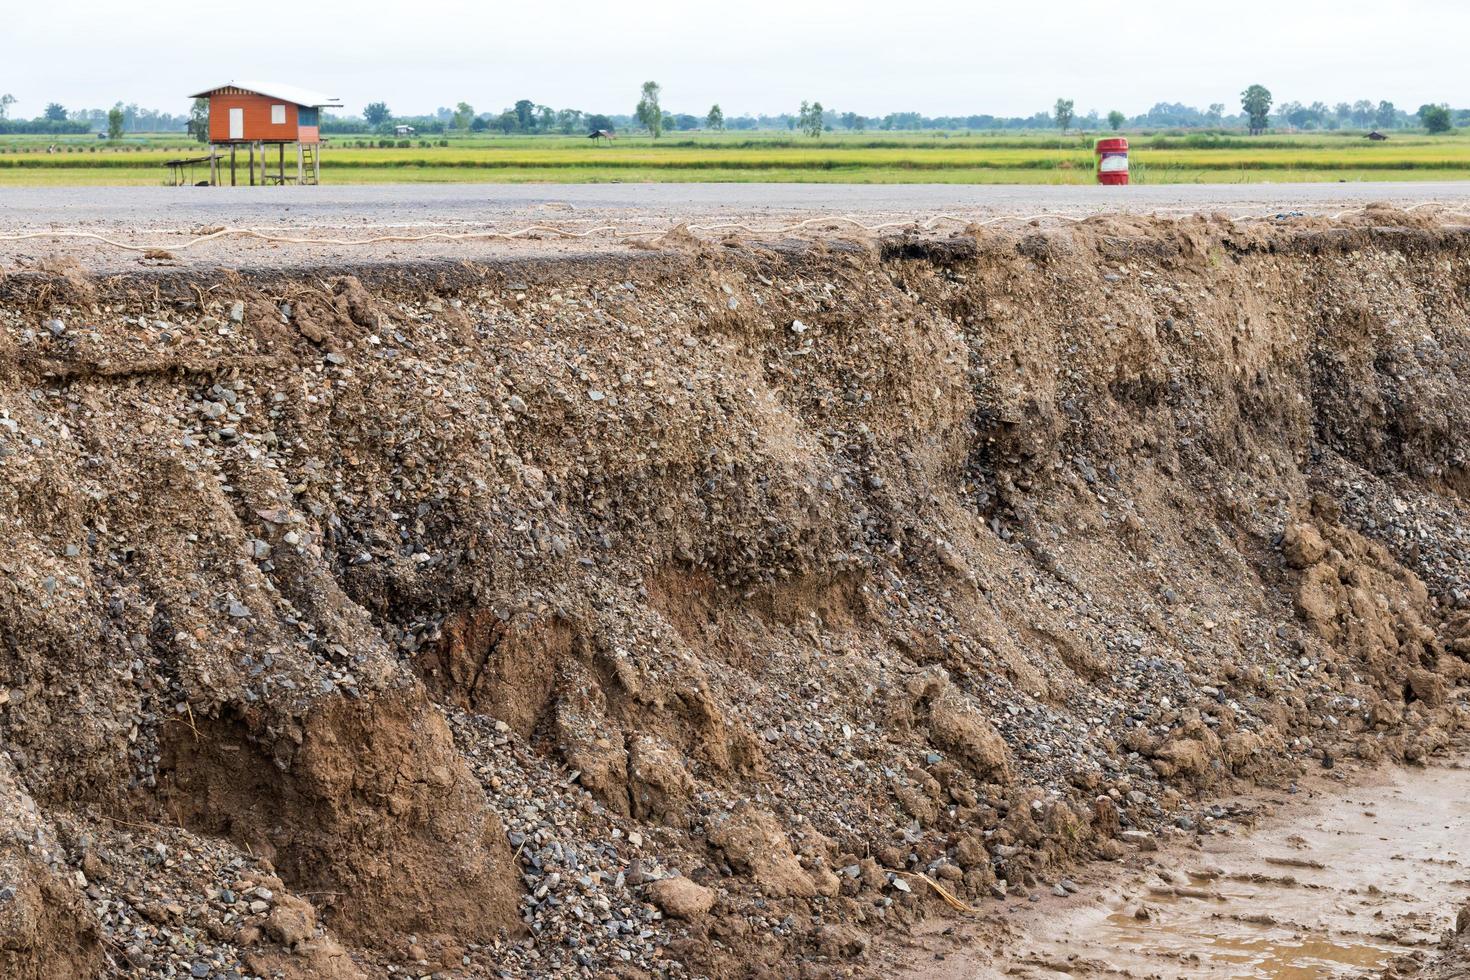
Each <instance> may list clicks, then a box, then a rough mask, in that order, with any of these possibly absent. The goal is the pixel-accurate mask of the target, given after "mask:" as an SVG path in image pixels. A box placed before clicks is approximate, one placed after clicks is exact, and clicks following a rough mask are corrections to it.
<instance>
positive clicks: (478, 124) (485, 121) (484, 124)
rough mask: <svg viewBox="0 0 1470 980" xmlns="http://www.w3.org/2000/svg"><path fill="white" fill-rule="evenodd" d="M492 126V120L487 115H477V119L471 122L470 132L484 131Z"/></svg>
mask: <svg viewBox="0 0 1470 980" xmlns="http://www.w3.org/2000/svg"><path fill="white" fill-rule="evenodd" d="M489 128H490V120H489V118H487V117H485V116H476V117H475V121H474V122H472V123H470V132H472V133H483V132H484V131H485V130H487V129H489Z"/></svg>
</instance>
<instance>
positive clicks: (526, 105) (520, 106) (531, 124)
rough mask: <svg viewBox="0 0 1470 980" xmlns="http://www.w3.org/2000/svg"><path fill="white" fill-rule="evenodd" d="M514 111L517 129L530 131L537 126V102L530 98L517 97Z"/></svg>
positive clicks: (525, 131) (524, 131)
mask: <svg viewBox="0 0 1470 980" xmlns="http://www.w3.org/2000/svg"><path fill="white" fill-rule="evenodd" d="M513 111H514V112H515V114H516V129H518V130H520V131H521V132H523V133H529V132H531V130H533V129H535V128H536V115H535V113H536V103H534V102H532V101H531V100H530V99H517V100H516V104H515V108H514V110H513Z"/></svg>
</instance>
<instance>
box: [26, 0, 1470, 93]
mask: <svg viewBox="0 0 1470 980" xmlns="http://www.w3.org/2000/svg"><path fill="white" fill-rule="evenodd" d="M6 7H7V8H9V9H7V10H6V11H4V12H3V13H0V93H4V92H10V93H13V94H14V95H15V97H16V98H17V99H18V100H19V102H18V104H17V105H15V106H14V107H13V110H12V115H13V116H25V117H29V116H34V115H37V114H38V113H40V111H41V110H42V109H43V108H44V106H45V104H46V103H47V102H51V101H56V102H60V103H62V104H63V105H66V106H68V107H69V108H76V107H94V106H108V105H111V104H112V103H113V102H115V101H118V100H122V101H124V102H137V103H139V104H141V105H144V106H147V107H151V108H158V109H163V110H167V111H175V112H182V111H185V110H186V109H187V100H186V99H185V98H184V96H186V95H188V94H189V93H191V92H194V91H197V90H199V89H201V88H205V87H208V86H211V85H215V84H219V83H221V82H224V81H227V80H229V79H231V78H238V79H254V80H271V81H279V82H285V83H288V84H295V85H299V86H302V87H305V88H311V89H316V90H318V91H324V92H326V93H328V94H331V95H336V96H339V97H340V98H342V100H343V101H344V102H345V103H346V105H347V108H348V110H349V111H352V112H356V111H358V110H360V109H361V107H362V105H363V104H364V103H366V102H370V101H374V100H378V99H382V100H385V101H386V102H387V103H388V104H389V106H390V107H391V108H392V109H393V111H394V112H395V113H400V114H405V115H408V114H416V113H420V112H430V111H432V110H433V109H434V108H435V107H436V106H440V105H452V104H453V103H454V102H456V101H459V100H461V99H463V100H465V101H468V102H470V103H471V104H472V105H474V106H475V108H476V109H478V110H481V111H485V110H495V111H499V110H500V109H503V108H506V107H508V106H509V105H510V104H511V103H512V102H514V101H515V100H516V99H518V98H522V97H524V98H529V99H532V100H534V101H536V102H539V103H544V104H547V105H551V106H554V107H556V108H563V107H572V108H579V109H585V110H588V111H593V112H629V111H631V110H632V107H633V105H634V104H635V103H636V102H637V98H638V87H639V85H640V84H641V83H642V82H643V81H644V80H645V79H650V78H652V79H657V80H658V81H659V82H661V83H662V84H663V87H664V99H663V103H664V107H665V108H666V109H671V110H673V111H676V112H691V113H697V114H703V113H704V111H705V110H706V109H708V108H709V105H710V103H712V102H719V103H720V104H721V105H722V106H723V107H724V110H725V114H726V115H727V116H731V115H740V114H743V113H747V112H750V113H758V112H768V113H776V112H781V111H794V110H795V108H796V106H797V105H798V104H799V103H800V102H801V100H803V99H814V100H819V101H821V102H822V103H823V105H825V106H826V107H827V108H829V109H836V110H838V111H846V110H854V111H857V112H861V113H864V114H867V115H880V114H883V113H887V112H892V111H904V110H916V111H919V112H923V113H924V114H926V115H948V114H969V113H981V112H988V113H993V114H996V115H1029V114H1030V113H1032V112H1036V111H1038V110H1042V109H1048V108H1049V107H1050V106H1051V104H1052V103H1053V102H1054V101H1055V100H1056V98H1057V97H1058V96H1065V97H1070V98H1073V99H1075V100H1076V104H1077V111H1078V113H1079V114H1082V113H1085V112H1087V111H1088V110H1089V109H1098V110H1100V111H1102V112H1107V111H1108V110H1109V109H1114V108H1118V109H1122V110H1123V111H1125V112H1127V113H1129V114H1134V113H1138V112H1142V111H1143V110H1145V109H1147V108H1148V107H1149V106H1150V105H1152V104H1153V103H1155V102H1160V101H1167V102H1185V103H1189V104H1192V105H1198V106H1201V107H1203V106H1205V105H1207V104H1208V103H1211V102H1223V103H1225V104H1226V105H1227V106H1228V107H1229V108H1230V110H1231V111H1236V110H1237V109H1238V103H1239V92H1240V91H1241V89H1243V88H1244V87H1245V86H1246V85H1248V84H1250V83H1252V82H1261V83H1262V84H1264V85H1266V86H1267V87H1268V88H1270V89H1271V91H1272V92H1273V93H1274V94H1275V96H1276V99H1277V101H1278V102H1282V101H1287V100H1292V99H1295V100H1299V101H1302V102H1312V101H1314V100H1317V99H1321V100H1322V101H1324V102H1327V103H1328V104H1332V103H1335V102H1340V101H1348V102H1351V101H1354V100H1356V99H1362V98H1368V99H1373V100H1375V101H1376V100H1379V99H1388V100H1390V101H1392V102H1395V103H1397V104H1398V105H1399V106H1400V107H1408V108H1409V109H1410V110H1411V111H1412V110H1413V109H1414V108H1417V107H1418V106H1419V105H1420V104H1421V103H1424V102H1449V103H1451V104H1452V105H1455V106H1470V71H1467V70H1466V69H1467V63H1470V57H1467V53H1466V52H1467V48H1466V41H1467V39H1470V2H1467V0H1397V2H1393V3H1385V2H1382V0H1371V2H1370V0H1332V2H1329V0H1226V2H1218V0H1217V2H1209V3H1198V2H1191V0H1126V2H1121V3H1120V2H1116V0H1089V2H1082V0H1032V2H1026V0H1003V2H992V0H888V2H882V3H870V2H860V0H845V2H837V0H740V2H735V3H710V2H708V0H705V2H700V0H681V2H672V0H623V2H613V0H602V2H584V0H539V2H537V0H523V2H515V3H508V2H504V0H484V2H472V0H413V2H410V3H404V2H401V0H392V2H390V0H356V2H351V3H348V2H342V0H307V2H303V3H300V4H291V3H272V4H265V5H261V4H255V3H250V2H240V0H229V2H222V0H192V2H189V3H183V4H180V3H170V2H163V0H132V2H126V3H124V2H119V0H45V2H20V3H15V4H9V3H7V4H6Z"/></svg>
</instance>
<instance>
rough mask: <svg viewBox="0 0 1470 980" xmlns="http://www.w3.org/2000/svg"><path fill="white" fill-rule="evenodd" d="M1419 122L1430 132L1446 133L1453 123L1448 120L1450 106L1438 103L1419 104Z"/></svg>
mask: <svg viewBox="0 0 1470 980" xmlns="http://www.w3.org/2000/svg"><path fill="white" fill-rule="evenodd" d="M1418 116H1419V122H1420V123H1421V124H1423V126H1424V128H1425V129H1427V130H1428V131H1429V132H1431V133H1448V132H1449V131H1450V128H1451V127H1452V126H1453V125H1454V124H1453V123H1452V122H1451V120H1450V107H1449V106H1447V105H1444V104H1442V103H1441V104H1440V105H1421V106H1420V107H1419V112H1418Z"/></svg>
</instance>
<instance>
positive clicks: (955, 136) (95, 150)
mask: <svg viewBox="0 0 1470 980" xmlns="http://www.w3.org/2000/svg"><path fill="white" fill-rule="evenodd" d="M1096 135H1098V134H1076V133H1073V134H1069V135H1067V136H1065V137H1062V136H1060V135H1059V134H1056V133H1014V132H1008V133H996V134H985V133H902V134H891V133H838V134H827V135H824V136H822V137H819V138H810V137H804V136H800V135H793V134H790V133H784V132H780V133H778V132H769V133H749V132H740V133H693V134H690V133H675V134H667V135H665V136H664V137H663V138H661V139H659V140H652V139H650V138H648V137H646V136H630V137H624V138H619V139H617V140H616V141H614V142H613V143H612V144H610V145H608V144H599V143H594V142H593V141H591V140H588V139H586V138H584V137H580V136H570V137H563V136H509V137H506V136H457V137H449V138H448V139H447V141H446V142H447V145H440V141H439V139H437V138H435V139H426V140H418V139H415V140H410V141H407V142H408V144H409V145H406V146H405V145H401V143H402V141H398V140H392V141H388V142H391V143H393V144H394V145H391V146H380V145H378V144H379V142H380V140H379V138H378V137H372V136H366V135H364V136H338V137H332V138H331V139H330V140H329V142H328V144H327V146H326V148H325V149H324V150H323V153H322V181H323V183H339V184H346V183H396V182H458V183H490V182H507V183H509V182H526V181H561V182H575V183H591V182H611V181H626V182H634V181H822V182H848V183H1025V184H1080V183H1091V182H1092V181H1093V179H1094V177H1093V172H1092V167H1093V154H1092V141H1093V139H1094V138H1095V136H1096ZM1125 135H1128V136H1129V139H1130V142H1131V143H1132V144H1133V147H1132V171H1133V180H1134V182H1135V183H1171V184H1172V183H1236V182H1260V181H1281V182H1286V181H1339V180H1347V181H1369V180H1455V179H1470V131H1467V130H1458V131H1455V132H1452V133H1449V134H1445V135H1440V136H1428V135H1424V134H1422V133H1415V132H1395V133H1393V134H1391V137H1390V139H1388V140H1386V141H1383V142H1373V141H1369V140H1367V139H1365V138H1364V137H1363V134H1362V133H1358V132H1351V133H1349V132H1335V133H1328V134H1292V135H1264V136H1257V137H1249V136H1245V135H1242V134H1239V133H1224V134H1199V133H1195V134H1190V135H1184V136H1181V135H1169V134H1155V135H1140V134H1125ZM48 147H54V148H55V152H47V149H48ZM202 152H204V148H203V147H201V146H200V145H199V144H197V143H191V142H188V141H186V140H185V139H184V138H183V137H182V136H175V135H167V136H152V137H132V138H129V139H127V140H125V141H122V142H120V143H118V144H113V143H109V142H105V141H101V140H97V139H95V138H93V139H84V138H81V137H73V138H69V139H67V140H60V139H55V138H50V139H48V138H45V137H0V185H6V184H9V185H83V184H86V185H109V184H115V185H129V184H161V183H165V182H166V180H165V178H166V175H167V170H166V169H165V167H164V166H163V164H164V162H165V161H166V160H169V159H173V158H176V157H180V156H197V155H199V154H200V153H202ZM243 161H244V154H243V153H242V154H241V163H240V172H239V179H240V180H241V181H242V182H245V181H248V173H247V171H246V169H245V165H244V162H243ZM206 174H207V168H205V169H204V170H203V171H201V172H199V173H198V174H197V176H199V177H203V176H205V175H206Z"/></svg>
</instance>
